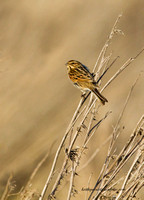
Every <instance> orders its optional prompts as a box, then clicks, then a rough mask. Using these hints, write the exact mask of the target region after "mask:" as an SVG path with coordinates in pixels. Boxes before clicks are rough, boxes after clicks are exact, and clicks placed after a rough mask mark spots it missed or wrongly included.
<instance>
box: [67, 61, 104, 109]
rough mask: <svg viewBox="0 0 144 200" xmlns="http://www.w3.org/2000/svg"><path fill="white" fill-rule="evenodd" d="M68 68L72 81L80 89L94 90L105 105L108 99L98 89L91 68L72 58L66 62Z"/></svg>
mask: <svg viewBox="0 0 144 200" xmlns="http://www.w3.org/2000/svg"><path fill="white" fill-rule="evenodd" d="M66 66H67V69H68V75H69V78H70V79H71V81H72V82H73V83H74V85H75V86H77V87H78V88H79V89H80V90H82V91H84V90H90V91H92V92H93V93H94V94H95V95H96V96H97V97H98V98H99V99H100V101H101V102H102V104H103V105H104V104H105V102H108V100H107V99H106V98H105V97H104V96H102V95H101V93H100V92H99V91H98V89H97V88H98V86H97V84H96V82H95V80H94V75H93V74H92V73H90V71H89V69H88V68H87V67H86V66H85V65H83V64H82V63H80V62H79V61H76V60H70V61H68V62H67V63H66Z"/></svg>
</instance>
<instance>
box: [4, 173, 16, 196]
mask: <svg viewBox="0 0 144 200" xmlns="http://www.w3.org/2000/svg"><path fill="white" fill-rule="evenodd" d="M12 178H13V176H12V174H11V175H10V176H9V178H8V181H7V184H6V187H5V190H4V193H3V195H2V197H1V200H6V199H7V198H8V195H9V192H10V190H9V187H10V184H11V180H12Z"/></svg>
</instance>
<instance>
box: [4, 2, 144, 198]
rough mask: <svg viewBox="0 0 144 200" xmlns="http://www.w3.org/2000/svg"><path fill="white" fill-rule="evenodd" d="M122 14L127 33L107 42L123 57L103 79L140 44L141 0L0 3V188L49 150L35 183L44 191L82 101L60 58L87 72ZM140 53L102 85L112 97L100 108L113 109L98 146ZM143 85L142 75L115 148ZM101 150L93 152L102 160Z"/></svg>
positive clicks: (134, 116) (143, 95)
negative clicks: (73, 61) (77, 63)
mask: <svg viewBox="0 0 144 200" xmlns="http://www.w3.org/2000/svg"><path fill="white" fill-rule="evenodd" d="M120 13H123V17H122V18H121V21H120V23H119V28H120V29H121V30H122V31H123V32H124V33H125V36H119V35H118V36H117V37H115V38H114V40H113V43H112V44H111V46H110V52H113V58H115V57H116V56H117V55H119V56H120V58H119V60H118V61H117V64H115V65H114V66H113V67H112V69H111V70H110V71H109V72H108V74H107V75H106V77H104V79H103V82H104V83H105V82H106V81H107V80H108V79H109V78H110V77H111V76H112V74H114V72H116V70H117V69H118V68H119V67H120V66H121V65H122V63H124V62H125V61H126V60H127V59H128V58H129V57H131V56H134V55H136V53H137V52H138V51H139V50H140V49H141V48H142V47H143V46H144V1H143V0H139V1H137V0H127V1H124V0H117V1H115V0H109V1H107V0H98V1H95V0H89V1H81V0H80V1H76V0H73V1H71V0H70V1H66V0H63V1H46V0H38V1H35V0H24V1H16V0H5V1H3V0H1V1H0V53H1V54H0V59H1V61H0V64H1V67H0V194H1V193H2V191H3V190H4V187H5V184H6V181H7V178H8V176H9V174H10V173H13V176H14V180H15V181H16V190H17V191H18V190H19V189H20V188H21V187H22V186H23V185H24V184H25V183H26V181H27V180H28V177H29V176H30V174H31V172H32V171H33V169H34V167H35V166H36V164H37V163H38V162H39V160H40V159H41V158H42V157H43V156H44V155H45V154H46V152H48V151H49V149H51V152H50V157H49V158H48V161H46V162H45V164H44V165H43V167H42V169H41V170H40V172H39V173H38V175H37V177H36V178H35V180H34V183H33V184H34V187H35V188H36V189H37V190H38V191H39V192H40V191H41V189H42V187H43V185H44V183H45V180H46V177H47V175H48V172H49V169H50V166H51V162H52V160H53V157H54V153H55V151H56V149H57V147H58V145H59V143H60V141H61V138H62V136H63V134H64V132H65V130H66V128H67V126H68V123H69V121H70V120H71V117H72V115H73V113H74V111H75V109H76V106H77V104H78V102H79V99H80V91H78V90H77V89H75V88H74V87H73V86H72V84H71V83H70V81H69V80H68V77H67V72H66V67H65V65H64V64H65V63H66V62H67V61H68V60H70V59H76V60H79V61H81V62H82V63H84V64H85V65H87V66H88V67H89V68H90V69H91V70H92V68H93V66H94V64H95V62H96V59H97V56H98V54H99V52H100V50H101V48H102V46H103V45H104V42H105V41H106V39H107V37H108V34H109V33H110V30H111V28H112V26H113V24H114V22H115V20H116V18H117V16H118V15H119V14H120ZM143 58H144V54H143V55H141V56H140V57H139V58H138V59H137V60H136V61H135V62H134V63H132V65H131V66H130V67H129V68H128V69H127V70H126V71H125V72H124V73H123V74H122V75H120V77H119V78H118V79H117V80H115V81H114V82H113V84H112V85H111V86H110V87H109V88H107V89H106V90H105V92H104V95H105V96H106V98H107V99H108V100H109V103H108V104H107V105H106V106H105V107H103V112H106V111H108V110H112V112H113V113H112V115H111V116H110V117H109V119H108V120H107V121H106V122H105V128H104V129H103V130H102V129H100V130H99V133H98V136H97V137H98V138H97V142H98V143H97V144H99V143H100V142H102V141H103V137H104V136H103V135H102V134H101V132H102V131H103V132H106V131H107V133H106V135H105V137H106V136H107V135H108V133H110V131H111V130H112V125H114V123H115V119H116V118H117V117H118V113H119V112H120V110H121V109H122V105H123V104H124V101H125V98H126V96H127V93H128V91H129V89H130V86H131V85H132V84H133V82H134V81H135V79H136V77H137V76H138V74H139V72H140V71H141V70H143V66H144V59H143ZM143 86H144V75H142V76H141V78H140V80H139V81H138V84H137V86H136V88H135V90H134V92H133V95H132V98H131V100H130V103H129V105H128V108H127V112H126V114H125V115H124V119H123V125H124V126H126V131H125V133H127V134H125V135H122V136H121V144H119V147H118V148H120V146H121V145H123V144H124V142H125V141H126V138H127V137H128V135H129V134H130V131H132V130H133V128H134V127H135V124H136V123H137V121H138V120H139V118H140V117H141V115H142V114H143V112H144V106H143V105H144V104H143V102H144V92H143V91H144V89H143ZM94 145H96V144H94ZM103 153H104V152H103ZM101 155H102V154H101V153H100V154H99V155H98V156H97V158H96V159H97V160H98V162H99V163H100V164H101V163H102V161H103V160H102V159H101V157H102V156H101ZM104 158H105V157H104ZM100 164H97V166H95V162H93V163H91V165H90V166H89V168H88V171H89V172H92V171H93V170H96V169H97V170H98V172H99V166H100ZM88 171H86V172H88ZM82 179H83V180H81V181H84V177H83V178H82Z"/></svg>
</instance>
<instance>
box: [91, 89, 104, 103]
mask: <svg viewBox="0 0 144 200" xmlns="http://www.w3.org/2000/svg"><path fill="white" fill-rule="evenodd" d="M92 92H93V93H94V94H95V95H96V96H97V97H98V98H99V99H100V101H101V103H102V104H103V105H105V102H108V100H107V99H106V98H105V97H104V96H103V95H102V94H101V93H100V92H99V91H98V89H97V88H94V89H92Z"/></svg>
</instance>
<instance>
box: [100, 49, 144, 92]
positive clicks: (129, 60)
mask: <svg viewBox="0 0 144 200" xmlns="http://www.w3.org/2000/svg"><path fill="white" fill-rule="evenodd" d="M143 51H144V48H143V49H142V50H141V51H140V52H138V53H137V55H136V56H135V57H133V58H129V59H128V60H127V61H126V62H125V63H124V64H123V65H122V67H121V68H120V69H119V70H118V71H117V72H116V73H115V74H114V75H113V76H112V77H111V79H110V80H109V81H108V82H107V83H106V84H105V86H104V87H103V88H102V90H101V92H102V91H103V90H104V89H105V88H107V87H108V85H109V84H110V83H111V82H112V81H113V80H114V79H116V77H117V76H118V75H119V74H120V73H121V72H122V71H123V70H125V69H126V68H127V67H128V66H129V65H130V64H131V63H132V62H133V61H134V60H135V59H136V58H137V57H138V56H139V55H140V54H141V53H142V52H143Z"/></svg>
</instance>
